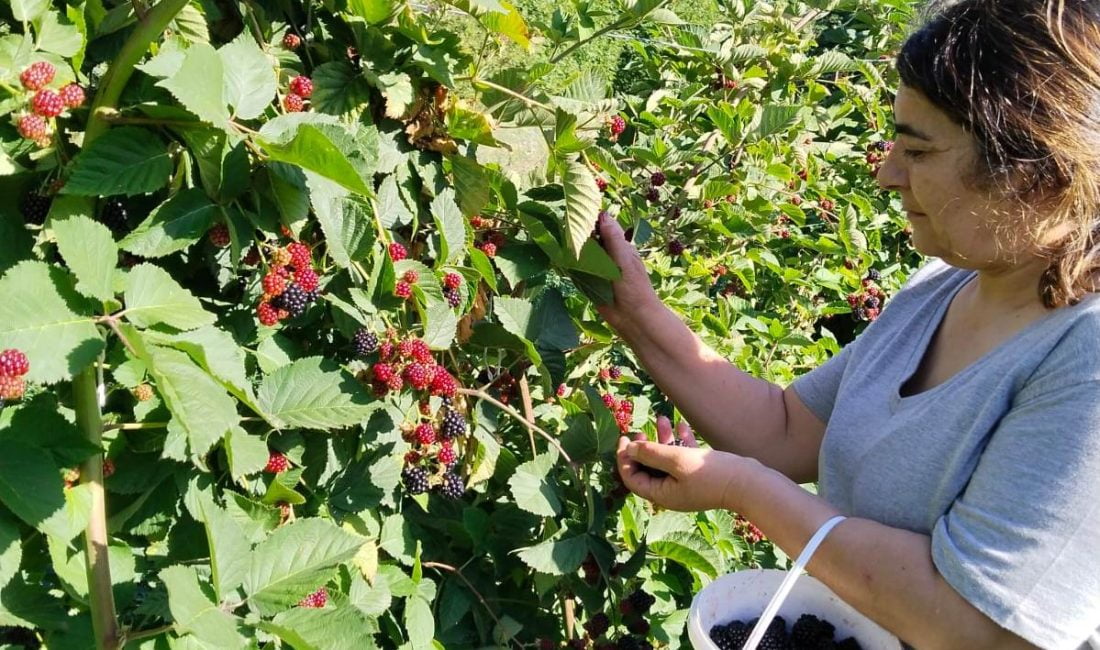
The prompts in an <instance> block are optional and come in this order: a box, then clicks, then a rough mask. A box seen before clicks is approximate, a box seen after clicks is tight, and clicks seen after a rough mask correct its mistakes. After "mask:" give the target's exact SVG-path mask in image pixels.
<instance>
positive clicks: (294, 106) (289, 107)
mask: <svg viewBox="0 0 1100 650" xmlns="http://www.w3.org/2000/svg"><path fill="white" fill-rule="evenodd" d="M305 107H306V104H305V101H304V100H302V96H301V95H298V94H296V93H287V94H286V95H285V96H284V97H283V108H284V109H286V112H287V113H301V112H302V111H303V110H305Z"/></svg>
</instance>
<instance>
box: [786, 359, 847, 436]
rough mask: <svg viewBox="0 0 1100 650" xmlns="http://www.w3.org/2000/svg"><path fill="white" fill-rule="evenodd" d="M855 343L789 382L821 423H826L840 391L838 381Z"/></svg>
mask: <svg viewBox="0 0 1100 650" xmlns="http://www.w3.org/2000/svg"><path fill="white" fill-rule="evenodd" d="M855 345H856V341H852V342H851V343H849V344H848V345H845V346H844V347H843V348H841V349H840V352H837V353H836V354H835V355H833V357H832V358H831V359H829V360H828V361H826V362H825V363H823V364H821V365H820V366H818V367H816V368H814V369H813V370H811V371H810V372H808V373H806V374H804V375H802V376H801V377H798V378H797V379H795V380H794V381H793V382H791V388H793V389H794V392H795V394H797V395H798V397H799V399H801V400H802V403H803V404H805V405H806V407H807V408H809V409H810V411H811V412H813V414H814V415H816V416H817V418H818V419H819V420H821V421H822V422H828V421H829V417H830V416H831V415H832V413H833V405H834V404H836V394H837V391H838V390H840V380H841V379H842V378H843V377H844V370H845V369H846V368H847V367H848V360H849V359H850V358H851V356H852V350H853V348H854V347H855Z"/></svg>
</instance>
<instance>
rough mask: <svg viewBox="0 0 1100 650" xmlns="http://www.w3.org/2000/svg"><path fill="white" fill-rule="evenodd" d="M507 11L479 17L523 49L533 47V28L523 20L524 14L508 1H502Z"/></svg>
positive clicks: (488, 26) (489, 27) (486, 25)
mask: <svg viewBox="0 0 1100 650" xmlns="http://www.w3.org/2000/svg"><path fill="white" fill-rule="evenodd" d="M500 4H501V6H503V7H504V8H505V9H507V13H499V12H493V13H488V14H485V15H483V16H481V17H480V18H479V20H480V21H481V24H482V25H485V27H486V28H487V29H489V30H490V31H492V32H495V33H497V34H500V35H501V36H504V37H506V38H509V39H511V40H512V42H514V43H516V44H517V45H519V46H520V47H522V48H523V49H525V50H527V49H530V48H531V30H530V29H529V28H528V27H527V23H526V22H525V21H524V20H523V15H522V14H521V13H520V12H518V11H516V9H515V7H513V6H512V5H510V4H508V3H507V2H501V3H500Z"/></svg>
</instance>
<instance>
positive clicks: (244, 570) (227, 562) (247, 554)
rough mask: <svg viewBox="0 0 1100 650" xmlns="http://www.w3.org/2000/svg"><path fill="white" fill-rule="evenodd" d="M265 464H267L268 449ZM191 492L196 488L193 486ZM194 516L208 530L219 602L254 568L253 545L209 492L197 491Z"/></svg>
mask: <svg viewBox="0 0 1100 650" xmlns="http://www.w3.org/2000/svg"><path fill="white" fill-rule="evenodd" d="M264 460H265V461H266V460H267V450H266V446H265V450H264ZM191 489H192V490H195V484H194V483H192V486H191ZM195 492H197V494H195V495H194V496H195V498H194V508H193V509H192V510H193V514H194V516H195V518H196V519H198V520H199V521H200V522H202V523H203V524H204V526H205V528H206V541H207V544H208V545H209V547H210V568H211V571H212V572H213V578H214V580H213V584H214V588H215V590H216V593H217V600H221V599H223V598H225V597H226V596H228V595H229V594H231V593H233V591H234V590H235V589H236V588H237V587H238V586H240V584H241V583H242V582H243V581H244V578H245V576H246V575H248V570H249V568H250V566H251V554H252V544H251V543H249V541H248V535H247V533H246V532H245V531H244V529H243V528H242V527H241V525H240V523H239V522H238V521H237V519H235V518H234V517H233V516H232V515H230V514H229V512H227V511H226V510H224V509H223V508H220V507H218V505H217V504H216V503H214V499H213V497H212V496H211V495H210V492H209V491H198V490H195Z"/></svg>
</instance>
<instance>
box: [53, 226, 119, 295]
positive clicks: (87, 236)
mask: <svg viewBox="0 0 1100 650" xmlns="http://www.w3.org/2000/svg"><path fill="white" fill-rule="evenodd" d="M53 231H54V236H56V237H57V249H58V251H60V252H61V256H62V257H63V258H65V263H66V264H68V265H69V270H71V271H72V272H73V274H74V275H75V276H76V281H77V283H76V288H77V290H78V291H80V292H81V293H83V294H84V295H86V296H91V297H93V298H98V299H100V300H102V301H107V300H110V299H111V298H114V296H115V291H114V277H115V263H116V262H117V261H118V246H117V245H116V244H115V240H114V238H113V237H111V231H110V230H108V229H107V227H106V226H104V225H103V224H101V223H99V222H96V221H93V220H92V219H91V218H89V217H85V216H82V215H77V216H72V217H69V218H67V219H60V220H57V221H54V222H53Z"/></svg>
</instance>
